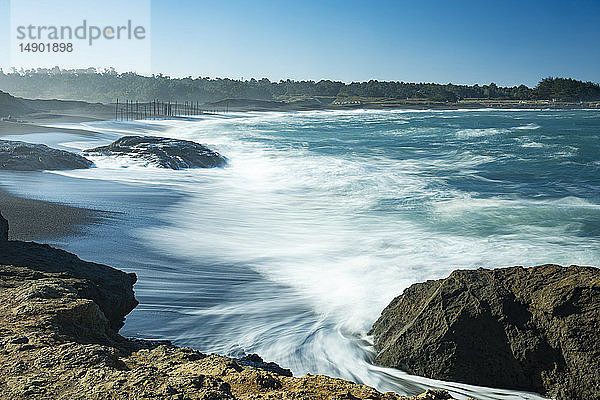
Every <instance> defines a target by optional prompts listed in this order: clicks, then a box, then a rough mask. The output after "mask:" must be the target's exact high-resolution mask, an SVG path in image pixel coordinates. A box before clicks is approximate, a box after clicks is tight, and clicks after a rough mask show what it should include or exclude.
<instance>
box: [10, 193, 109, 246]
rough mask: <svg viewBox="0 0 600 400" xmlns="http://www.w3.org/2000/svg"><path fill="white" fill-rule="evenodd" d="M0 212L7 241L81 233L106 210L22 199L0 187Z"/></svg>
mask: <svg viewBox="0 0 600 400" xmlns="http://www.w3.org/2000/svg"><path fill="white" fill-rule="evenodd" d="M0 211H1V212H2V215H3V216H4V218H6V219H7V220H8V222H9V226H10V230H9V239H10V240H26V241H27V240H47V239H56V238H62V237H66V236H70V235H73V234H77V233H79V232H81V230H82V228H83V227H84V226H85V225H87V224H91V223H98V222H99V221H100V220H101V219H102V218H103V217H106V216H107V213H106V212H103V211H98V210H89V209H85V208H78V207H71V206H67V205H64V204H59V203H51V202H47V201H41V200H31V199H24V198H21V197H17V196H14V195H12V194H10V193H9V192H7V191H6V190H5V189H3V188H2V187H1V186H0Z"/></svg>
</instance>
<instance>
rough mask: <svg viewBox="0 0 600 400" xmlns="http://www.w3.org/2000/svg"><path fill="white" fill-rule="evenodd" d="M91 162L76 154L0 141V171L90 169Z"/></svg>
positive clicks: (45, 147) (43, 146) (22, 143)
mask: <svg viewBox="0 0 600 400" xmlns="http://www.w3.org/2000/svg"><path fill="white" fill-rule="evenodd" d="M92 165H93V164H92V162H91V161H90V160H88V159H86V158H84V157H82V156H80V155H78V154H74V153H70V152H68V151H64V150H57V149H53V148H50V147H48V146H46V145H43V144H32V143H25V142H17V141H12V140H0V169H8V170H13V171H38V170H64V169H80V168H90V167H91V166H92Z"/></svg>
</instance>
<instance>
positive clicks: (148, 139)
mask: <svg viewBox="0 0 600 400" xmlns="http://www.w3.org/2000/svg"><path fill="white" fill-rule="evenodd" d="M85 154H90V155H103V156H128V157H131V158H135V159H139V160H143V161H145V162H147V163H148V164H151V165H154V166H158V167H162V168H171V169H184V168H214V167H222V166H224V165H225V164H226V163H227V159H226V158H225V157H223V156H222V155H221V154H219V153H217V152H216V151H213V150H211V149H209V148H208V147H206V146H203V145H201V144H199V143H196V142H192V141H189V140H181V139H171V138H164V137H155V136H124V137H122V138H120V139H118V140H117V141H115V142H114V143H111V144H109V145H108V146H102V147H96V148H93V149H89V150H86V151H85Z"/></svg>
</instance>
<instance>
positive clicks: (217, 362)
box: [0, 217, 451, 400]
mask: <svg viewBox="0 0 600 400" xmlns="http://www.w3.org/2000/svg"><path fill="white" fill-rule="evenodd" d="M8 228H9V227H8V223H7V222H6V220H5V219H4V218H2V217H0V388H1V390H0V398H2V399H53V400H54V399H69V400H71V399H171V400H174V399H180V400H183V399H205V400H209V399H211V400H218V399H311V400H312V399H316V400H318V399H371V400H377V399H381V400H399V399H404V400H407V399H422V400H427V399H429V400H445V399H450V398H451V396H450V395H449V394H448V393H447V392H444V391H428V392H426V393H424V394H422V395H419V396H416V397H404V396H400V395H397V394H394V393H380V392H378V391H376V390H375V389H373V388H371V387H368V386H364V385H358V384H355V383H352V382H348V381H344V380H341V379H336V378H331V377H327V376H321V375H308V374H307V375H305V376H303V377H293V376H292V374H291V373H290V371H289V370H286V369H283V368H281V367H279V366H278V365H277V364H274V363H267V362H264V361H263V360H262V359H261V358H260V357H259V356H257V355H248V356H246V357H243V358H240V359H233V358H228V357H223V356H219V355H215V354H211V355H207V354H203V353H201V352H199V351H196V350H192V349H189V348H179V347H176V346H173V345H171V344H170V343H167V342H152V341H144V340H135V339H126V338H124V337H122V336H121V335H119V334H118V330H119V329H120V328H121V327H122V325H123V321H124V318H125V316H126V315H127V313H129V312H130V311H131V310H132V309H133V308H134V307H135V306H136V305H137V301H136V299H135V297H134V293H133V285H134V283H135V281H136V276H135V275H134V274H127V273H125V272H121V271H118V270H116V269H114V268H111V267H108V266H105V265H100V264H95V263H90V262H85V261H82V260H80V259H79V258H78V257H77V256H75V255H73V254H70V253H67V252H65V251H62V250H58V249H54V248H52V247H50V246H47V245H42V244H37V243H33V242H19V241H8V240H7V239H8Z"/></svg>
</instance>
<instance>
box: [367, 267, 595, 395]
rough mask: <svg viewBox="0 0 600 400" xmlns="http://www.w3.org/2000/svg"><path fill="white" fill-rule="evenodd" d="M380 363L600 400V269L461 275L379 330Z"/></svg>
mask: <svg viewBox="0 0 600 400" xmlns="http://www.w3.org/2000/svg"><path fill="white" fill-rule="evenodd" d="M371 333H372V334H373V335H374V337H375V345H376V348H377V350H378V355H377V358H376V362H377V363H379V364H381V365H385V366H388V367H394V368H399V369H401V370H404V371H407V372H409V373H412V374H416V375H422V376H426V377H430V378H434V379H443V380H450V381H458V382H464V383H470V384H475V385H482V386H491V387H505V388H515V389H524V390H532V391H537V392H541V393H548V394H549V395H550V396H552V397H556V398H558V399H571V400H573V399H586V400H591V399H600V270H599V269H597V268H592V267H579V266H571V267H561V266H558V265H541V266H537V267H532V268H523V267H512V268H502V269H496V270H486V269H478V270H468V271H463V270H457V271H454V272H453V273H452V274H450V276H449V277H448V278H446V279H440V280H436V281H427V282H424V283H418V284H415V285H412V286H411V287H409V288H408V289H406V290H405V291H404V293H403V294H402V295H401V296H399V297H397V298H395V299H394V300H393V301H392V302H391V303H390V305H388V307H387V308H386V309H385V310H384V311H383V313H382V314H381V317H380V318H379V319H378V320H377V322H376V323H375V324H374V325H373V329H372V330H371Z"/></svg>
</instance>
